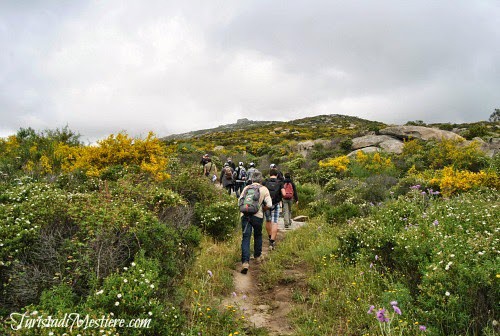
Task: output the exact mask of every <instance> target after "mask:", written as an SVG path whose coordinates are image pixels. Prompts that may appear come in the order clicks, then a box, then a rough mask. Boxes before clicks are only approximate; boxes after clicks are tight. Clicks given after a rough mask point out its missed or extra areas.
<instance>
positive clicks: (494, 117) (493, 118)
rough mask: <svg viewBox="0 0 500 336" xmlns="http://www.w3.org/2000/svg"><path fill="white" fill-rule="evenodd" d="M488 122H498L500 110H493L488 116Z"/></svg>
mask: <svg viewBox="0 0 500 336" xmlns="http://www.w3.org/2000/svg"><path fill="white" fill-rule="evenodd" d="M488 120H489V121H490V122H498V121H500V109H495V112H493V113H492V114H491V115H490V119H488Z"/></svg>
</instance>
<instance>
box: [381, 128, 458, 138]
mask: <svg viewBox="0 0 500 336" xmlns="http://www.w3.org/2000/svg"><path fill="white" fill-rule="evenodd" d="M380 134H385V135H391V136H394V137H396V138H399V139H421V140H425V141H427V140H442V139H445V140H462V141H463V140H465V139H464V138H463V137H461V136H460V135H458V134H456V133H453V132H449V131H444V130H440V129H437V128H430V127H423V126H391V127H387V128H384V129H381V130H380Z"/></svg>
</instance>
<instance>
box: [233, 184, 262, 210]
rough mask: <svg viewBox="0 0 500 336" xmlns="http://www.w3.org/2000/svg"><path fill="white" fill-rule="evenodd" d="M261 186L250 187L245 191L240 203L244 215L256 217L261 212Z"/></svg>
mask: <svg viewBox="0 0 500 336" xmlns="http://www.w3.org/2000/svg"><path fill="white" fill-rule="evenodd" d="M259 188H260V185H250V186H249V187H247V188H246V189H245V191H244V192H243V195H241V198H240V199H239V201H238V205H239V207H240V211H241V212H242V213H243V214H244V215H255V214H256V213H257V212H259V208H260V204H259V199H260V190H259Z"/></svg>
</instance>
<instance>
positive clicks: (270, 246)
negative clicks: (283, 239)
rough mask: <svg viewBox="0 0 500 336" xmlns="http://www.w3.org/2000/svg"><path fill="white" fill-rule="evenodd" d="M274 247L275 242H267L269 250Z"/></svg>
mask: <svg viewBox="0 0 500 336" xmlns="http://www.w3.org/2000/svg"><path fill="white" fill-rule="evenodd" d="M275 248H276V242H275V241H273V242H269V251H272V250H274V249H275Z"/></svg>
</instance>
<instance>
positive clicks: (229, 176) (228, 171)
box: [224, 167, 233, 180]
mask: <svg viewBox="0 0 500 336" xmlns="http://www.w3.org/2000/svg"><path fill="white" fill-rule="evenodd" d="M224 175H225V176H226V179H227V180H232V179H233V171H232V170H231V167H226V168H224Z"/></svg>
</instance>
